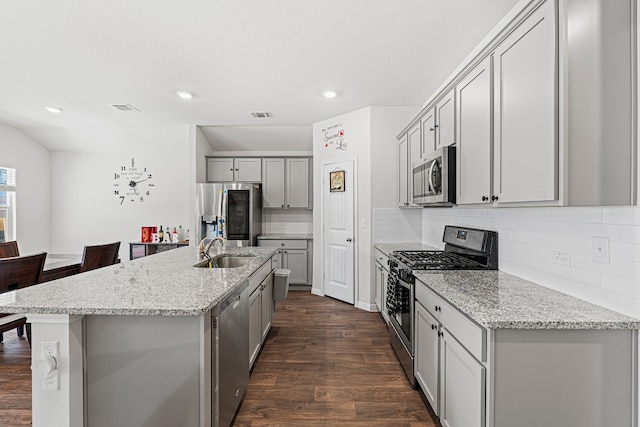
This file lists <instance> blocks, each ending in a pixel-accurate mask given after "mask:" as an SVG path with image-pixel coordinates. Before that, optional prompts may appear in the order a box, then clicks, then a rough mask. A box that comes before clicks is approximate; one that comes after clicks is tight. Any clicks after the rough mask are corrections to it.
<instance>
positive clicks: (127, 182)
mask: <svg viewBox="0 0 640 427" xmlns="http://www.w3.org/2000/svg"><path fill="white" fill-rule="evenodd" d="M152 178H153V176H152V175H151V173H150V172H149V170H148V169H147V168H146V167H144V166H140V165H138V164H136V159H135V158H133V157H132V158H131V164H128V165H125V166H120V168H119V169H118V170H117V171H116V172H114V174H113V195H114V196H116V197H117V198H118V200H119V201H120V204H121V205H122V204H124V202H138V203H139V202H144V201H145V200H146V199H147V197H148V196H150V195H151V190H152V189H153V187H154V184H153V182H152Z"/></svg>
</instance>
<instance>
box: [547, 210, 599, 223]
mask: <svg viewBox="0 0 640 427" xmlns="http://www.w3.org/2000/svg"><path fill="white" fill-rule="evenodd" d="M556 209H571V221H573V222H584V223H594V224H598V223H601V222H602V208H556Z"/></svg>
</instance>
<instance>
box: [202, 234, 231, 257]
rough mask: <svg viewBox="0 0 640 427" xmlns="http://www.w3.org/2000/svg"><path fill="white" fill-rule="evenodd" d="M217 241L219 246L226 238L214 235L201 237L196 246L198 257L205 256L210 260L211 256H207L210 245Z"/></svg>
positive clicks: (221, 245) (222, 244)
mask: <svg viewBox="0 0 640 427" xmlns="http://www.w3.org/2000/svg"><path fill="white" fill-rule="evenodd" d="M207 241H208V242H207ZM217 241H220V247H223V246H224V243H225V242H226V241H227V239H225V238H224V237H222V236H216V237H214V238H210V237H205V238H204V239H202V240H201V241H200V244H198V248H199V249H200V258H207V259H208V260H211V256H209V250H210V249H211V246H213V245H214V244H215V243H216V242H217ZM205 242H206V243H205Z"/></svg>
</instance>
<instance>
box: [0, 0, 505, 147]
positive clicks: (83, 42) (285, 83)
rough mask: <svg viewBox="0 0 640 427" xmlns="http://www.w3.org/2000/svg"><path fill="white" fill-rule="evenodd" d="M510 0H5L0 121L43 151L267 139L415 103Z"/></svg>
mask: <svg viewBox="0 0 640 427" xmlns="http://www.w3.org/2000/svg"><path fill="white" fill-rule="evenodd" d="M515 3H516V0H401V1H392V0H315V1H311V0H267V1H258V0H227V1H221V0H189V1H184V2H183V1H170V0H110V1H97V0H59V1H51V0H5V1H2V2H0V40H1V41H0V88H1V91H0V123H4V124H8V125H10V126H15V127H17V128H20V129H22V130H23V131H24V132H25V133H27V134H30V135H31V136H32V137H34V138H35V139H36V140H37V141H39V142H40V143H42V144H43V145H44V146H46V147H47V148H49V149H50V150H53V151H65V150H78V151H91V150H92V144H96V142H93V141H92V140H91V138H90V137H89V138H88V137H87V135H90V132H88V130H90V129H100V128H106V129H112V128H148V127H158V126H162V127H166V126H175V125H186V124H198V125H210V126H216V127H221V126H225V127H226V126H234V128H233V129H229V130H222V134H223V135H224V137H223V138H222V139H220V140H219V141H217V142H216V144H217V143H222V142H224V143H225V144H231V145H233V143H234V138H235V137H234V136H233V135H234V132H235V131H236V130H238V131H240V130H241V132H240V133H244V134H246V132H247V127H249V126H264V125H269V126H274V128H273V129H272V132H271V135H269V138H268V139H273V140H274V141H275V140H277V137H275V136H274V135H272V134H273V133H274V132H275V131H276V130H277V129H281V130H283V131H284V132H287V130H286V127H287V126H295V127H298V130H299V127H300V126H303V127H304V126H309V125H311V124H312V123H314V122H318V121H321V120H324V119H327V118H330V117H333V116H336V115H339V114H343V113H346V112H349V111H353V110H357V109H359V108H363V107H366V106H368V105H422V104H423V103H424V101H426V99H427V98H428V97H429V95H430V94H431V93H432V92H433V91H434V90H435V89H436V88H437V87H438V86H439V84H440V83H441V82H442V81H443V80H444V79H445V78H446V77H447V76H448V75H449V74H450V73H451V72H452V71H453V69H454V68H455V67H456V66H457V65H459V63H460V62H461V61H462V60H463V59H464V57H465V56H466V55H467V54H468V53H469V51H470V50H471V49H472V48H473V47H475V45H476V44H477V43H478V42H479V41H480V40H481V39H482V38H483V37H484V36H485V35H486V34H487V33H488V32H489V30H490V29H491V28H492V27H493V26H494V25H495V24H496V23H497V22H498V21H499V20H500V18H502V17H503V16H504V15H505V14H506V13H507V12H508V11H509V9H511V7H513V5H514V4H515ZM328 88H331V89H335V90H337V91H338V92H339V93H340V96H339V97H338V98H336V99H333V100H328V99H325V98H323V97H321V95H320V94H321V92H322V91H323V90H324V89H328ZM177 90H188V91H192V92H194V93H195V94H196V98H195V99H193V100H192V101H184V100H181V99H179V98H178V97H177V96H176V95H175V92H176V91H177ZM109 104H131V105H133V106H134V107H136V108H138V109H139V110H140V112H119V111H116V110H115V109H113V108H112V107H110V106H109ZM48 105H50V106H57V107H60V108H62V109H64V113H62V114H58V115H54V114H51V113H49V112H47V111H45V110H44V107H45V106H48ZM252 111H269V112H271V113H272V114H273V118H271V119H255V118H252V117H251V116H250V114H249V113H250V112H252ZM291 132H293V133H295V132H296V130H292V131H291ZM205 134H207V133H206V132H205ZM211 134H220V129H219V128H218V129H214V130H213V131H212V133H210V134H209V136H210V135H211ZM308 135H310V131H309V133H308ZM209 136H208V138H209ZM309 138H310V136H309ZM275 143H276V142H272V144H275ZM308 144H309V146H308V147H301V149H303V150H310V140H309V141H308ZM278 149H283V150H285V149H290V148H278Z"/></svg>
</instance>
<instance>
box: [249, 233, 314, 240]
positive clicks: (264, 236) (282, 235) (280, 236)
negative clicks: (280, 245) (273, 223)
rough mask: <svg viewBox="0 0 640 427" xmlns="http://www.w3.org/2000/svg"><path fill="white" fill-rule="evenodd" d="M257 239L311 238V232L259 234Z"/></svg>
mask: <svg viewBox="0 0 640 427" xmlns="http://www.w3.org/2000/svg"><path fill="white" fill-rule="evenodd" d="M258 240H313V234H311V233H308V234H285V233H279V234H275V233H274V234H261V235H260V236H258Z"/></svg>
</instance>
